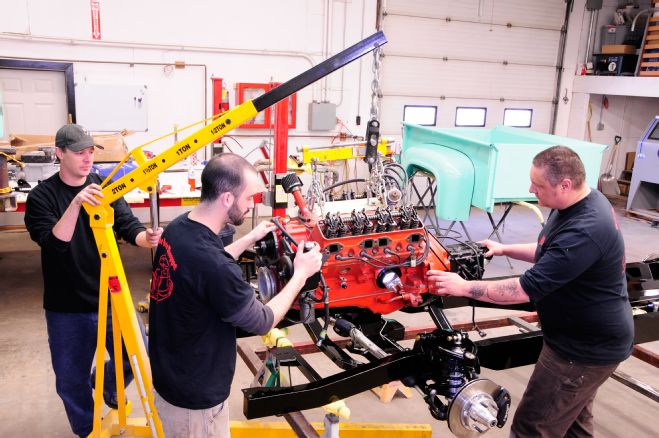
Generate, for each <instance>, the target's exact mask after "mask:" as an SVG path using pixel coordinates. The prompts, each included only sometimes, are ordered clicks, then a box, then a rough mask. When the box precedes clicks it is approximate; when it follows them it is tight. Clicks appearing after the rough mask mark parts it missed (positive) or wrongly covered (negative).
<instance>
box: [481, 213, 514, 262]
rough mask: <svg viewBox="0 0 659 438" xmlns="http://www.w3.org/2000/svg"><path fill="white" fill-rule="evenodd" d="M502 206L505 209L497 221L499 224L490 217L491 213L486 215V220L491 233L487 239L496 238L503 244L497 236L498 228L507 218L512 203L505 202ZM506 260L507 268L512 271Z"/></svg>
mask: <svg viewBox="0 0 659 438" xmlns="http://www.w3.org/2000/svg"><path fill="white" fill-rule="evenodd" d="M504 205H505V206H506V208H505V210H504V211H503V215H502V216H501V218H500V219H499V222H496V223H495V222H494V218H493V217H492V213H490V212H488V213H487V217H488V219H490V224H492V232H491V233H490V235H489V236H488V237H487V238H488V239H491V238H492V236H497V240H498V241H499V243H503V240H501V235H500V234H499V228H500V227H501V226H502V225H503V224H504V222H505V220H506V217H507V216H508V213H510V210H512V209H513V203H512V202H505V203H504ZM506 260H507V261H508V266H510V269H513V264H512V262H511V261H510V258H509V257H508V256H506Z"/></svg>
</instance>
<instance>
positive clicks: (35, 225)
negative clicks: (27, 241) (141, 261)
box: [25, 125, 163, 437]
mask: <svg viewBox="0 0 659 438" xmlns="http://www.w3.org/2000/svg"><path fill="white" fill-rule="evenodd" d="M55 146H56V148H55V154H56V155H57V158H58V159H59V163H60V170H59V172H58V173H56V174H55V175H53V176H51V177H50V178H48V179H46V180H44V181H41V182H40V183H39V184H38V185H37V186H36V187H35V188H33V189H32V190H31V191H30V193H29V195H28V197H27V203H26V209H25V226H26V227H27V229H28V231H29V232H30V237H31V238H32V240H34V241H35V242H36V243H37V244H39V246H40V247H41V266H42V272H43V282H44V309H45V313H46V325H47V329H48V344H49V345H50V353H51V360H52V364H53V371H55V379H56V389H57V393H58V395H59V396H60V397H61V399H62V401H63V402H64V408H65V409H66V414H67V416H68V419H69V423H70V424H71V429H72V430H73V432H74V433H75V434H76V435H79V436H81V437H86V436H87V435H89V433H91V431H92V425H93V414H94V399H93V397H92V383H93V380H92V377H91V369H92V363H93V359H94V354H95V350H96V337H97V330H98V302H99V295H98V285H99V281H100V280H99V278H100V270H101V263H100V258H99V255H98V251H97V249H96V243H95V240H94V235H93V233H92V229H91V227H90V225H89V216H88V215H87V212H86V211H85V209H84V208H82V203H83V202H87V203H89V204H91V205H99V204H100V202H99V198H102V197H103V193H102V192H101V186H100V183H101V182H102V180H101V178H100V177H99V176H98V175H97V174H95V173H90V172H91V169H92V164H94V147H99V148H100V147H101V146H99V145H97V144H96V143H95V142H94V139H93V138H92V136H90V135H89V133H87V131H86V130H85V129H84V128H83V127H82V126H80V125H64V126H62V127H61V128H60V129H59V130H58V131H57V134H56V136H55ZM111 206H112V208H113V209H114V226H113V229H114V232H115V233H116V235H117V236H118V237H120V238H122V239H124V240H125V241H127V242H129V243H131V244H133V245H137V246H141V247H145V248H153V247H156V246H157V245H158V241H159V240H160V235H161V234H162V231H163V230H162V228H158V229H157V230H155V231H154V230H151V229H145V227H144V226H143V225H142V224H141V223H140V222H139V220H138V219H137V218H136V217H135V216H134V215H133V213H132V212H131V210H130V207H129V206H128V204H127V203H126V201H125V200H124V199H123V198H120V199H118V200H117V201H115V202H113V203H112V204H111ZM108 310H109V309H108ZM105 345H106V348H107V350H108V352H109V355H110V360H109V361H107V362H106V363H105V370H104V373H105V379H104V382H105V388H104V390H103V398H104V399H105V403H106V404H107V405H108V406H109V407H111V408H115V409H116V407H117V401H116V382H115V369H114V358H113V356H114V354H113V344H112V318H111V315H110V313H108V319H107V339H106V344H105ZM123 358H124V364H123V368H124V374H125V376H126V380H125V383H126V384H128V383H130V381H131V380H132V373H131V369H130V363H129V362H128V359H127V358H128V355H127V354H126V353H125V352H124V355H123Z"/></svg>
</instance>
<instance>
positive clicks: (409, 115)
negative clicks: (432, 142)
mask: <svg viewBox="0 0 659 438" xmlns="http://www.w3.org/2000/svg"><path fill="white" fill-rule="evenodd" d="M403 122H407V123H414V124H415V125H421V126H435V125H437V107H436V106H432V105H405V107H404V108H403Z"/></svg>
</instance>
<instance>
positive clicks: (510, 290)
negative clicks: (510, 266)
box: [487, 279, 520, 303]
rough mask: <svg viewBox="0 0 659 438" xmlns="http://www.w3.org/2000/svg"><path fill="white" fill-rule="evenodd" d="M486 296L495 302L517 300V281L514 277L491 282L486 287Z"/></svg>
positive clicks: (518, 295)
mask: <svg viewBox="0 0 659 438" xmlns="http://www.w3.org/2000/svg"><path fill="white" fill-rule="evenodd" d="M487 296H488V297H489V298H490V299H491V300H492V301H495V302H503V303H506V302H510V301H517V300H518V299H519V298H520V294H519V291H518V290H517V281H516V280H514V279H511V280H504V281H498V282H496V283H491V284H490V285H489V286H488V287H487Z"/></svg>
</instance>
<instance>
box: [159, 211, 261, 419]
mask: <svg viewBox="0 0 659 438" xmlns="http://www.w3.org/2000/svg"><path fill="white" fill-rule="evenodd" d="M272 322H273V314H272V310H270V308H269V307H267V306H264V305H263V304H261V303H260V302H259V301H258V300H256V297H255V294H254V290H253V289H252V287H251V286H250V285H249V284H248V283H247V282H245V281H244V280H243V278H242V270H241V269H240V266H238V264H237V263H236V261H235V260H234V259H233V257H232V256H231V255H230V254H229V253H227V252H226V251H224V246H223V244H222V240H221V238H220V237H219V236H218V235H217V234H216V233H214V232H213V231H212V230H211V229H209V228H208V227H206V226H205V225H203V224H201V223H199V222H195V221H193V220H190V219H189V218H188V215H187V213H186V214H184V215H181V216H179V217H178V218H176V219H175V220H174V221H173V222H171V223H170V224H169V225H168V226H167V228H166V230H165V232H164V233H163V236H162V238H161V240H160V243H159V245H158V248H157V250H156V254H155V258H154V262H153V276H152V282H151V300H150V305H149V357H150V359H151V371H152V374H153V385H154V388H155V389H156V391H158V394H160V395H161V396H162V397H163V398H164V399H165V400H167V401H168V402H169V403H171V404H173V405H175V406H178V407H181V408H187V409H208V408H210V407H213V406H216V405H218V404H220V403H222V402H223V401H225V400H226V399H227V397H228V396H229V391H230V389H231V381H232V380H233V375H234V371H235V366H236V327H239V328H241V329H243V330H245V331H247V332H250V333H256V334H265V333H267V331H268V330H269V329H270V327H271V326H272Z"/></svg>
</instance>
